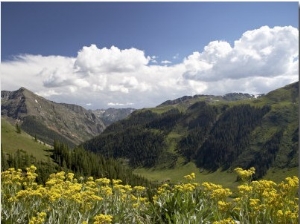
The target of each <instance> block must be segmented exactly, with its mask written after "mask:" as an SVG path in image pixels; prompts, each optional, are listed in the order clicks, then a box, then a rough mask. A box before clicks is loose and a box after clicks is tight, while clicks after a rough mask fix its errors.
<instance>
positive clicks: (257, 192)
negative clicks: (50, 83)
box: [1, 166, 299, 224]
mask: <svg viewBox="0 0 300 224" xmlns="http://www.w3.org/2000/svg"><path fill="white" fill-rule="evenodd" d="M236 172H237V174H238V176H239V177H240V178H239V179H241V181H242V182H241V183H240V185H239V186H238V187H237V189H236V190H235V191H231V190H229V189H228V188H224V187H222V186H221V185H217V184H213V183H209V182H204V183H202V184H199V183H195V181H194V180H195V174H194V173H191V174H189V175H186V176H185V177H184V178H185V180H183V181H182V182H181V183H178V184H176V185H170V184H163V185H161V186H160V187H159V188H157V190H156V191H155V192H154V195H153V196H151V195H149V196H147V192H146V191H147V189H146V188H145V187H143V186H135V187H132V186H130V185H126V184H122V181H121V180H117V179H113V180H110V179H107V178H105V177H102V178H98V179H95V178H93V177H88V178H84V177H80V178H77V179H76V178H75V177H74V174H73V173H66V172H64V171H61V172H58V173H53V174H51V175H50V177H49V179H48V180H47V181H46V184H44V185H39V184H37V182H36V177H37V174H36V167H35V166H30V167H28V168H27V169H26V172H25V173H24V172H22V170H20V169H14V168H9V169H7V170H6V171H3V172H2V173H1V179H2V182H1V189H2V194H1V203H2V210H1V219H2V220H1V221H2V222H3V223H17V222H19V223H58V224H59V223H102V224H103V223H146V224H147V223H213V224H221V223H233V224H234V223H266V224H271V223H272V224H279V223H291V224H294V223H295V224H296V223H298V216H299V213H298V194H297V191H298V187H299V180H298V178H297V177H288V178H286V179H285V181H282V182H281V183H279V184H276V183H275V182H272V181H267V180H260V181H251V177H252V176H253V174H254V168H251V169H249V170H242V169H240V168H238V169H236Z"/></svg>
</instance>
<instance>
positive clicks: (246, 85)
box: [1, 26, 299, 109]
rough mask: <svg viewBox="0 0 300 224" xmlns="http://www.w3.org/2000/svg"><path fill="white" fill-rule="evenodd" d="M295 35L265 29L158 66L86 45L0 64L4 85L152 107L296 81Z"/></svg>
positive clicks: (100, 104) (94, 102) (99, 103)
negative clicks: (72, 50) (68, 52)
mask: <svg viewBox="0 0 300 224" xmlns="http://www.w3.org/2000/svg"><path fill="white" fill-rule="evenodd" d="M298 38H299V37H298V29H296V28H293V27H290V26H287V27H274V28H270V27H267V26H264V27H261V28H259V29H255V30H250V31H247V32H245V33H244V34H242V35H241V37H240V38H239V39H238V40H236V41H234V42H233V45H232V46H231V45H230V44H229V43H228V42H226V41H224V40H222V41H212V42H210V43H208V44H207V46H205V47H204V49H203V51H202V52H197V51H196V52H193V53H191V54H190V55H188V56H187V57H185V58H184V59H183V60H182V61H181V62H179V63H177V64H170V61H162V65H158V64H157V63H156V62H157V59H158V58H159V57H158V56H145V54H144V52H143V51H142V50H139V49H136V48H130V49H123V50H121V49H119V48H117V47H115V46H112V47H111V48H102V49H99V48H97V46H96V45H91V46H85V47H83V48H82V49H81V50H80V51H79V52H78V55H77V57H74V58H70V57H63V56H41V55H21V56H18V57H16V58H15V59H14V60H12V61H6V62H2V64H1V79H2V89H5V90H16V89H18V88H20V87H21V86H23V87H25V88H28V89H30V90H32V91H34V92H36V93H37V94H39V95H41V96H43V97H46V98H48V99H51V100H54V101H55V100H56V101H59V102H66V103H76V104H79V105H85V106H87V103H86V102H89V104H91V105H90V106H89V107H90V108H95V109H96V108H105V107H107V106H128V105H130V106H132V107H135V108H141V107H152V106H156V105H158V104H160V103H162V102H164V101H165V100H168V99H174V98H177V97H181V96H184V95H194V94H225V93H228V92H249V93H253V94H258V93H266V92H268V91H271V90H273V89H275V88H278V87H281V86H284V85H286V84H289V83H291V82H294V81H297V80H298V63H299V53H298ZM150 63H152V64H150ZM167 64H169V65H168V66H166V65H167ZM113 102H117V103H113ZM128 102H130V103H128Z"/></svg>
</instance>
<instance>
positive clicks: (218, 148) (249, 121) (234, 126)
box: [82, 82, 299, 178]
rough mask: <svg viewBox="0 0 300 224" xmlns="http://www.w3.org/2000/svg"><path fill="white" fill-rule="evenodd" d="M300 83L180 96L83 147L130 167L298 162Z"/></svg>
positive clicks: (261, 167)
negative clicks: (257, 91) (256, 91)
mask: <svg viewBox="0 0 300 224" xmlns="http://www.w3.org/2000/svg"><path fill="white" fill-rule="evenodd" d="M298 108H299V83H298V82H297V83H293V84H291V85H287V86H285V87H283V88H280V89H277V90H274V91H271V92H270V93H268V94H266V95H264V96H260V97H257V96H251V95H245V94H229V95H225V96H220V97H215V96H205V95H198V96H194V97H182V98H180V99H177V100H173V101H167V102H165V103H163V104H161V105H159V106H158V107H156V108H148V109H142V110H136V111H134V112H133V113H132V114H131V115H130V116H129V117H128V118H127V119H124V120H121V121H119V122H116V123H114V124H112V125H110V126H109V127H108V128H107V129H106V130H105V131H104V132H103V133H101V134H100V135H99V136H97V137H94V138H93V139H91V140H88V141H86V142H85V143H83V144H82V146H83V147H84V148H86V149H88V150H91V151H94V152H99V153H101V154H103V155H105V156H107V157H114V158H123V159H124V161H127V162H128V164H129V165H131V166H132V167H149V168H150V167H151V168H172V167H175V166H178V165H180V163H182V161H184V162H185V163H187V162H193V163H195V164H196V165H197V166H198V167H199V169H203V170H208V171H215V170H217V169H222V170H232V169H233V168H234V167H237V166H239V167H242V168H245V169H247V168H249V167H252V166H254V167H255V168H256V170H257V172H256V177H257V178H259V177H262V176H263V175H265V174H266V172H267V170H268V169H269V168H270V167H276V168H288V167H295V166H298V132H299V127H298V126H299V113H298Z"/></svg>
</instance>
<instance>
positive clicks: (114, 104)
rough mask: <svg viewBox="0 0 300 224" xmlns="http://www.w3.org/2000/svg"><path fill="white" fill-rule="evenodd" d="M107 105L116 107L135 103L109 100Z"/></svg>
mask: <svg viewBox="0 0 300 224" xmlns="http://www.w3.org/2000/svg"><path fill="white" fill-rule="evenodd" d="M107 105H108V106H113V107H115V106H131V105H133V103H112V102H109V103H108V104H107Z"/></svg>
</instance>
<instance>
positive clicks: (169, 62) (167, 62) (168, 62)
mask: <svg viewBox="0 0 300 224" xmlns="http://www.w3.org/2000/svg"><path fill="white" fill-rule="evenodd" d="M161 63H162V64H172V62H171V61H168V60H164V61H161Z"/></svg>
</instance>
